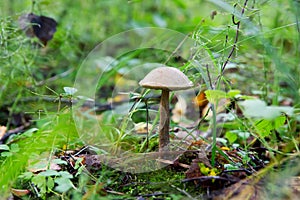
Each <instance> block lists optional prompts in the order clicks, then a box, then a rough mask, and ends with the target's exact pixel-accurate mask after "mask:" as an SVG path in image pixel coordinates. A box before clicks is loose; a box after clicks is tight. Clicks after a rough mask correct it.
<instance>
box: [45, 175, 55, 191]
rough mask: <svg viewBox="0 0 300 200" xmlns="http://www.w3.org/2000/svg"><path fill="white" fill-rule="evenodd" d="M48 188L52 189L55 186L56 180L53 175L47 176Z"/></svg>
mask: <svg viewBox="0 0 300 200" xmlns="http://www.w3.org/2000/svg"><path fill="white" fill-rule="evenodd" d="M46 184H47V188H48V190H52V189H53V188H54V180H53V178H52V177H48V178H47V183H46Z"/></svg>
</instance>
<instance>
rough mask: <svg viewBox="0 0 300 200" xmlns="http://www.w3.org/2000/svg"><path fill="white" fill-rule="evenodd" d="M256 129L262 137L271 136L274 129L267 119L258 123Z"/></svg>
mask: <svg viewBox="0 0 300 200" xmlns="http://www.w3.org/2000/svg"><path fill="white" fill-rule="evenodd" d="M255 127H256V129H257V131H258V132H259V133H260V135H261V136H262V137H266V136H268V135H270V134H271V131H272V129H273V126H272V122H271V121H270V120H267V119H262V120H259V121H257V122H256V123H255Z"/></svg>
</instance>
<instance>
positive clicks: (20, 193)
mask: <svg viewBox="0 0 300 200" xmlns="http://www.w3.org/2000/svg"><path fill="white" fill-rule="evenodd" d="M10 191H11V193H12V194H13V195H15V196H17V197H23V196H25V195H27V194H29V193H30V191H29V190H23V189H14V188H11V189H10Z"/></svg>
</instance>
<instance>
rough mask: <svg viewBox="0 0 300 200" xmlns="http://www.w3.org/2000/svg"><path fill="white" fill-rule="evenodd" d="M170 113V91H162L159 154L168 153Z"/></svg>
mask: <svg viewBox="0 0 300 200" xmlns="http://www.w3.org/2000/svg"><path fill="white" fill-rule="evenodd" d="M169 125H170V112H169V91H168V90H162V93H161V98H160V122H159V152H163V151H167V150H168V144H169V142H170V138H169Z"/></svg>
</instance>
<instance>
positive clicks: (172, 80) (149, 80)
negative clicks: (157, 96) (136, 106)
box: [139, 66, 193, 91]
mask: <svg viewBox="0 0 300 200" xmlns="http://www.w3.org/2000/svg"><path fill="white" fill-rule="evenodd" d="M139 84H140V86H142V87H145V88H151V89H157V90H158V89H159V90H169V91H175V90H184V89H188V88H191V87H193V83H192V82H191V81H190V80H189V79H188V77H187V76H186V75H184V73H182V72H181V71H180V70H179V69H177V68H174V67H167V66H165V67H158V68H156V69H154V70H152V71H150V72H149V73H148V74H147V75H146V76H145V78H144V79H143V80H141V81H140V82H139Z"/></svg>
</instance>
